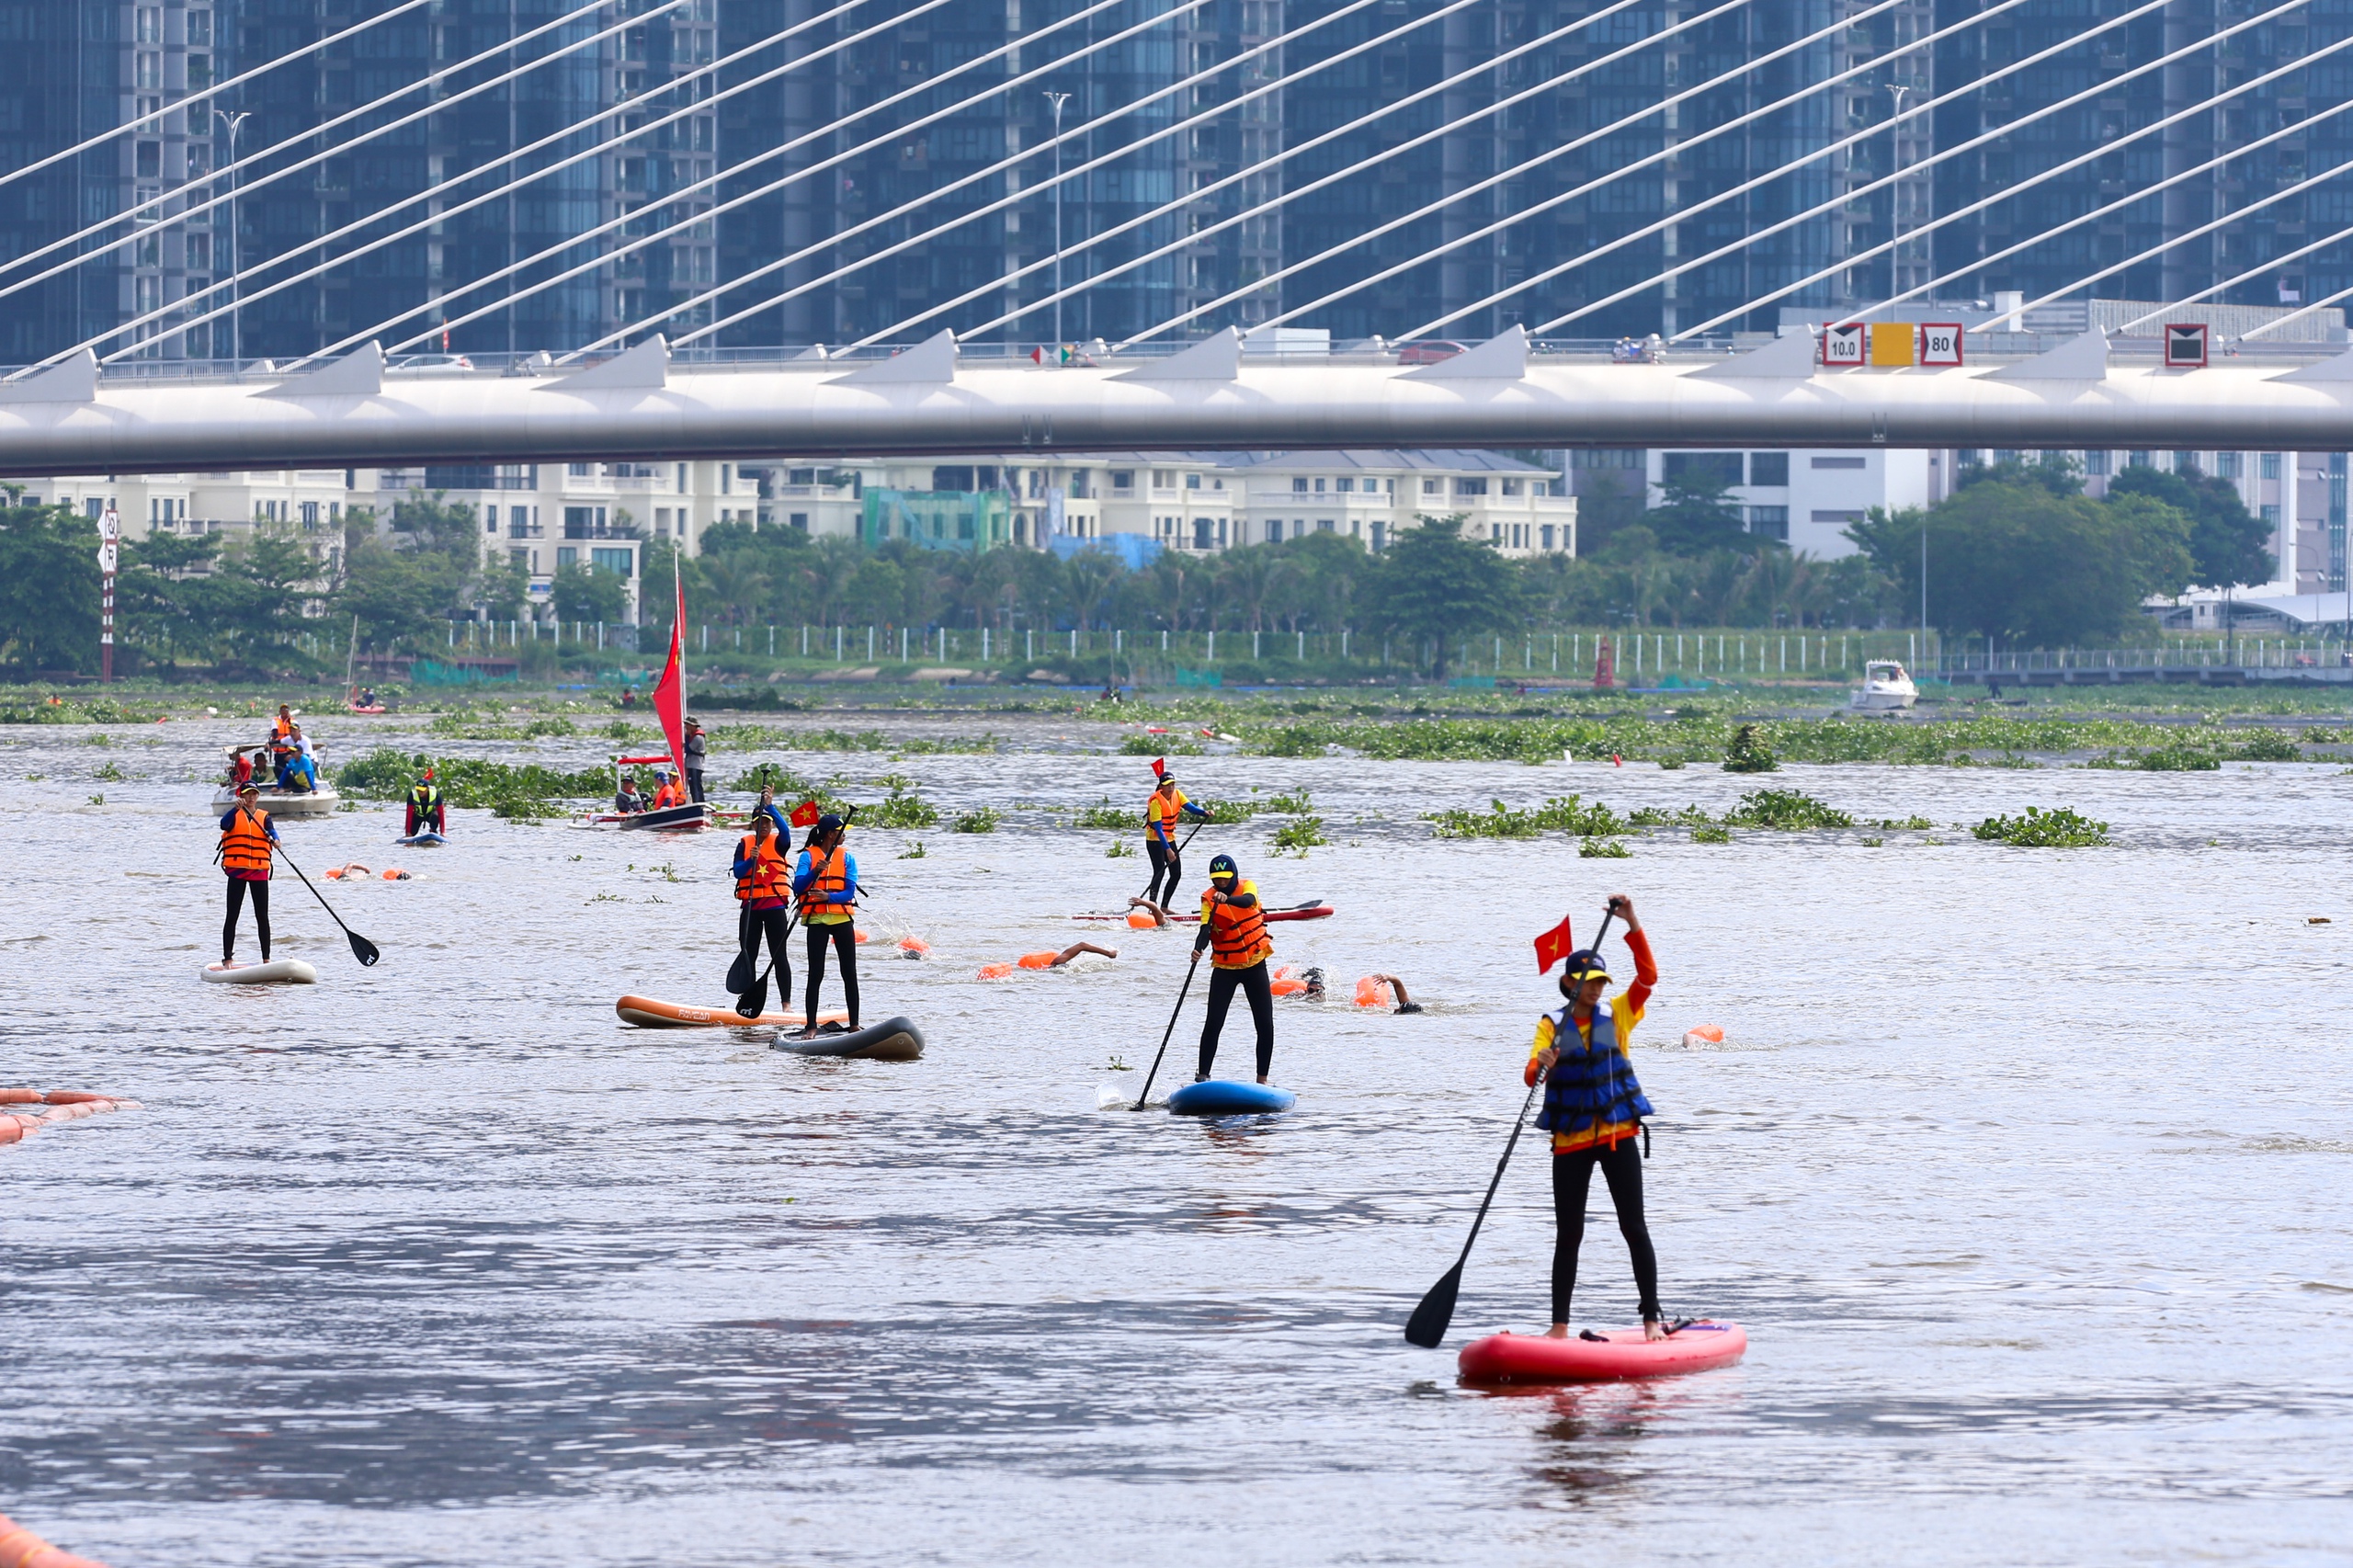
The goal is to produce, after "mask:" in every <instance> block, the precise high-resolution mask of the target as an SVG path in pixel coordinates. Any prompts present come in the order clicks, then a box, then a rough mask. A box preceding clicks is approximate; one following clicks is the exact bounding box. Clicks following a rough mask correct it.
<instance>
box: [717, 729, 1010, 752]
mask: <svg viewBox="0 0 2353 1568" xmlns="http://www.w3.org/2000/svg"><path fill="white" fill-rule="evenodd" d="M743 727H744V728H747V729H749V728H756V727H757V726H751V725H746V726H743ZM760 733H762V734H763V735H764V736H765V737H766V738H767V744H773V745H779V746H783V747H785V748H787V749H789V750H792V751H895V752H902V753H904V754H905V755H907V756H934V755H938V754H940V753H972V752H993V751H995V750H996V748H997V737H996V736H995V735H986V734H984V735H938V736H918V737H916V738H915V739H913V740H903V741H894V740H892V738H891V737H890V736H888V735H886V734H884V733H882V732H881V731H880V730H860V731H858V732H857V733H855V734H853V733H850V732H849V731H847V730H799V731H794V730H767V729H763V730H761V732H760Z"/></svg>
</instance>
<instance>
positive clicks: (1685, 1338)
mask: <svg viewBox="0 0 2353 1568" xmlns="http://www.w3.org/2000/svg"><path fill="white" fill-rule="evenodd" d="M1173 1103H1174V1102H1172V1104H1173ZM1588 1332H1599V1333H1600V1335H1601V1337H1600V1338H1599V1339H1580V1338H1578V1337H1576V1336H1574V1335H1571V1336H1570V1337H1569V1338H1566V1339H1552V1338H1547V1337H1545V1336H1544V1335H1530V1334H1491V1335H1487V1337H1486V1338H1484V1339H1474V1340H1472V1342H1471V1343H1470V1344H1468V1345H1466V1346H1463V1347H1462V1354H1461V1356H1459V1357H1458V1358H1456V1360H1455V1366H1456V1368H1457V1369H1459V1370H1460V1371H1461V1374H1462V1381H1464V1382H1470V1383H1609V1382H1619V1381H1623V1380H1625V1379H1628V1378H1666V1377H1674V1376H1676V1375H1677V1374H1678V1373H1682V1372H1704V1371H1707V1370H1708V1369H1711V1368H1712V1367H1729V1366H1731V1365H1732V1364H1733V1362H1734V1361H1737V1360H1739V1359H1740V1358H1741V1357H1742V1356H1743V1355H1745V1353H1746V1352H1747V1349H1748V1335H1747V1334H1746V1332H1745V1331H1744V1330H1743V1329H1742V1328H1741V1326H1740V1324H1736V1323H1695V1324H1690V1325H1689V1326H1688V1327H1686V1328H1679V1329H1677V1330H1676V1331H1675V1332H1674V1333H1673V1334H1670V1335H1667V1336H1666V1337H1665V1339H1660V1340H1646V1339H1644V1338H1643V1331H1642V1330H1641V1329H1639V1328H1613V1329H1608V1330H1602V1331H1591V1330H1589V1331H1588Z"/></svg>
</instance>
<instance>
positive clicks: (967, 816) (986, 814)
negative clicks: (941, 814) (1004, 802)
mask: <svg viewBox="0 0 2353 1568" xmlns="http://www.w3.org/2000/svg"><path fill="white" fill-rule="evenodd" d="M1004 820H1005V819H1004V818H1003V817H1001V816H999V815H998V814H997V811H996V808H995V807H994V806H983V807H981V808H979V809H978V810H976V811H970V812H965V813H964V814H963V815H962V816H960V817H958V818H957V819H956V820H955V821H953V822H951V823H949V824H948V826H949V831H950V832H952V833H995V831H996V824H998V823H1000V822H1002V821H1004Z"/></svg>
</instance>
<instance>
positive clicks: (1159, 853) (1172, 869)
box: [1143, 834, 1185, 909]
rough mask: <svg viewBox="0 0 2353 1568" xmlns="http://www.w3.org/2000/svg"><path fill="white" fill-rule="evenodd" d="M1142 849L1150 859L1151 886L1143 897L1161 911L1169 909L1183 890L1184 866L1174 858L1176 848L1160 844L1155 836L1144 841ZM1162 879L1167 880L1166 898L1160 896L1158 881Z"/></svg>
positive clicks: (1157, 836)
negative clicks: (1158, 906) (1156, 905)
mask: <svg viewBox="0 0 2353 1568" xmlns="http://www.w3.org/2000/svg"><path fill="white" fill-rule="evenodd" d="M1143 847H1144V853H1146V854H1147V855H1150V856H1151V857H1152V886H1150V887H1148V888H1146V889H1145V890H1144V893H1143V896H1144V897H1146V898H1148V899H1150V900H1152V902H1153V903H1156V904H1158V905H1160V907H1161V908H1163V909H1166V908H1169V907H1170V906H1171V905H1173V904H1175V903H1176V895H1177V893H1178V892H1180V891H1181V890H1182V888H1183V883H1184V876H1185V864H1184V862H1183V861H1181V860H1179V859H1177V858H1176V846H1175V845H1173V844H1163V843H1161V842H1160V836H1159V835H1157V834H1154V835H1153V836H1152V837H1150V838H1147V839H1145V840H1144V841H1143ZM1163 877H1165V878H1167V879H1168V896H1167V897H1166V898H1163V897H1161V896H1160V880H1161V879H1162V878H1163Z"/></svg>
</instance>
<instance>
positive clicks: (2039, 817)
mask: <svg viewBox="0 0 2353 1568" xmlns="http://www.w3.org/2000/svg"><path fill="white" fill-rule="evenodd" d="M1970 831H1971V832H1972V833H1973V834H1975V835H1977V836H1978V837H1979V838H1982V839H1984V840H1987V841H1988V842H1991V843H1997V844H2015V845H2017V846H2019V847H2021V848H2026V849H2085V848H2091V847H2094V846H2098V845H2103V844H2106V843H2107V842H2108V824H2106V823H2104V822H2094V821H2093V820H2092V819H2091V818H2089V817H2087V816H2084V815H2081V814H2080V813H2078V812H2076V811H2075V809H2074V808H2073V807H2069V806H2057V807H2053V808H2052V810H2050V811H2047V812H2046V811H2044V810H2042V809H2041V808H2040V807H2039V806H2029V807H2028V808H2027V809H2026V810H2025V812H2022V813H2020V814H2019V815H2018V816H2014V817H2011V816H1998V817H1987V818H1986V819H1985V820H1984V822H1981V823H1979V824H1977V825H1976V826H1975V827H1973V828H1972V829H1970Z"/></svg>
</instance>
